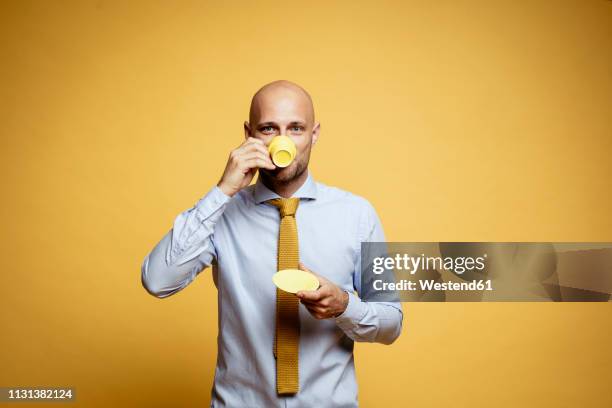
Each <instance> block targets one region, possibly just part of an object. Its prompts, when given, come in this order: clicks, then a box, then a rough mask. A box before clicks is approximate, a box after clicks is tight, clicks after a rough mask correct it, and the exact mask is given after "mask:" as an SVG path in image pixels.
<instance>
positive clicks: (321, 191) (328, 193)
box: [316, 181, 376, 215]
mask: <svg viewBox="0 0 612 408" xmlns="http://www.w3.org/2000/svg"><path fill="white" fill-rule="evenodd" d="M316 186H317V199H318V200H320V201H321V203H335V204H339V205H341V206H346V207H350V208H351V209H353V210H358V211H359V212H360V213H362V214H365V215H371V214H376V210H375V209H374V206H373V205H372V203H371V202H370V201H369V200H368V199H367V198H365V197H363V196H361V195H359V194H356V193H353V192H350V191H348V190H344V189H342V188H340V187H336V186H331V185H328V184H325V183H321V182H318V181H317V182H316Z"/></svg>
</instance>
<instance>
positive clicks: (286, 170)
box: [266, 162, 298, 183]
mask: <svg viewBox="0 0 612 408" xmlns="http://www.w3.org/2000/svg"><path fill="white" fill-rule="evenodd" d="M266 172H267V173H268V175H269V176H270V177H271V178H273V179H274V180H276V181H279V182H282V183H286V182H289V181H291V180H293V179H294V178H296V177H297V176H298V166H297V163H296V162H293V163H291V164H290V165H289V166H287V167H278V168H276V169H274V170H272V171H269V170H266Z"/></svg>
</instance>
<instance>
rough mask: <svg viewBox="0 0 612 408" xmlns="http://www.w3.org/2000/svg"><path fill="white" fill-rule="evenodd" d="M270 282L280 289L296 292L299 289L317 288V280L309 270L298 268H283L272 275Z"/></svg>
mask: <svg viewBox="0 0 612 408" xmlns="http://www.w3.org/2000/svg"><path fill="white" fill-rule="evenodd" d="M272 282H274V284H275V285H276V287H278V288H279V289H281V290H284V291H285V292H289V293H297V292H298V291H300V290H317V289H318V288H319V280H318V279H317V277H316V276H314V275H313V274H312V273H310V272H306V271H302V270H300V269H283V270H282V271H278V272H276V273H275V274H274V275H273V276H272Z"/></svg>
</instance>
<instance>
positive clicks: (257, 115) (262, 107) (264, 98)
mask: <svg viewBox="0 0 612 408" xmlns="http://www.w3.org/2000/svg"><path fill="white" fill-rule="evenodd" d="M277 106H278V107H279V108H282V109H284V110H288V109H292V110H294V111H296V113H297V112H299V113H300V114H301V115H302V116H303V119H305V120H306V121H308V122H309V123H310V124H312V123H314V107H313V105H312V98H311V97H310V95H309V94H308V92H306V90H305V89H304V88H302V87H301V86H299V85H298V84H296V83H293V82H291V81H286V80H279V81H274V82H270V83H269V84H266V85H264V86H263V87H261V88H260V89H259V90H258V91H257V92H256V93H255V95H253V99H251V109H250V110H249V122H250V123H251V124H255V123H257V122H258V121H266V120H267V118H264V117H263V116H266V114H267V113H269V112H268V111H270V110H278V109H275V108H276V107H277Z"/></svg>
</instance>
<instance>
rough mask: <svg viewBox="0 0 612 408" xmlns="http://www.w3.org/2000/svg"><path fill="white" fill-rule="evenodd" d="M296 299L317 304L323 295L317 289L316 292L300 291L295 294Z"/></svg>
mask: <svg viewBox="0 0 612 408" xmlns="http://www.w3.org/2000/svg"><path fill="white" fill-rule="evenodd" d="M296 295H297V297H298V298H300V299H302V300H305V301H307V302H318V301H319V300H321V299H322V298H323V296H324V295H325V294H324V293H322V292H321V291H320V290H319V289H317V290H300V291H298V292H297V293H296Z"/></svg>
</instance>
